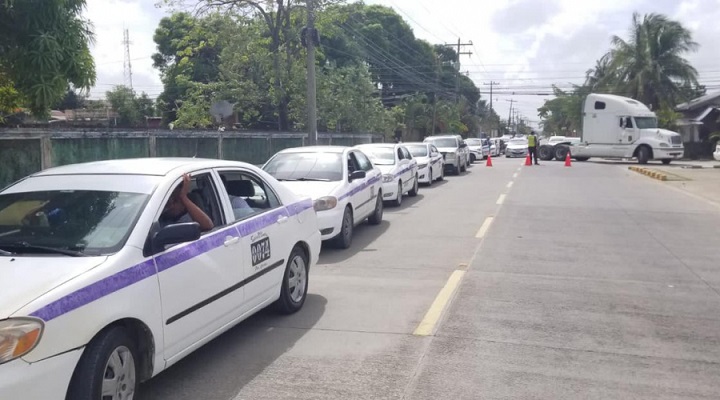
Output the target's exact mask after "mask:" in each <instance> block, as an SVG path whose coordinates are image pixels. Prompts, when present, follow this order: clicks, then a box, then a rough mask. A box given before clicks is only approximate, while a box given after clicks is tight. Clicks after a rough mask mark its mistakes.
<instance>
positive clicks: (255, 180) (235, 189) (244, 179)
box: [218, 171, 280, 221]
mask: <svg viewBox="0 0 720 400" xmlns="http://www.w3.org/2000/svg"><path fill="white" fill-rule="evenodd" d="M218 174H219V175H220V179H221V180H222V183H223V185H224V186H225V195H226V196H228V197H227V199H228V202H229V203H230V205H231V206H232V210H233V215H234V217H235V221H239V220H242V219H245V218H249V217H252V216H254V215H257V214H261V213H263V212H265V211H268V210H272V209H274V208H277V207H280V200H279V199H278V197H277V195H276V194H275V192H274V191H273V190H272V188H271V187H270V185H269V184H268V183H267V182H265V181H264V180H263V179H261V178H260V177H258V176H256V175H255V174H252V173H250V172H246V171H219V172H218Z"/></svg>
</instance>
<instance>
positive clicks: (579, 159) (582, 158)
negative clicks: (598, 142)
mask: <svg viewBox="0 0 720 400" xmlns="http://www.w3.org/2000/svg"><path fill="white" fill-rule="evenodd" d="M575 159H576V160H578V161H581V162H582V161H587V160H589V159H590V157H575Z"/></svg>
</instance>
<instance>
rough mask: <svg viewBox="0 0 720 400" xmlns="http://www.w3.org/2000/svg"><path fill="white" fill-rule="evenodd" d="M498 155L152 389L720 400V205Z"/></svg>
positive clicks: (160, 395) (211, 395)
mask: <svg viewBox="0 0 720 400" xmlns="http://www.w3.org/2000/svg"><path fill="white" fill-rule="evenodd" d="M494 164H495V166H494V167H493V168H486V167H485V166H483V165H480V164H478V165H475V166H474V167H473V168H471V169H470V170H469V172H468V173H467V174H465V175H464V176H461V177H448V179H447V181H446V182H444V183H441V184H437V185H434V186H433V187H431V188H422V189H421V191H420V195H419V196H418V197H417V198H414V199H411V200H409V201H406V202H404V203H403V206H402V207H401V208H396V209H391V208H388V209H386V214H385V221H384V222H383V224H381V225H380V226H375V227H374V226H362V227H359V228H358V229H357V230H356V235H357V236H356V237H355V243H354V244H353V247H352V248H351V249H350V250H344V251H340V250H333V249H324V250H323V254H322V255H321V260H320V265H318V266H317V267H316V268H315V269H314V270H313V271H311V280H310V285H311V286H310V297H309V298H308V301H307V303H306V305H305V308H304V309H303V310H302V311H301V312H300V313H298V314H296V315H293V316H290V317H280V316H276V315H274V314H273V313H272V312H263V313H261V314H260V315H257V316H255V317H253V318H251V319H249V320H248V321H246V322H244V323H242V324H240V325H239V326H238V327H236V328H234V329H233V330H231V331H229V332H228V333H226V334H225V335H223V336H221V337H220V338H218V339H216V340H215V341H213V342H211V343H210V344H208V345H207V346H205V347H203V348H202V349H200V350H198V351H197V352H196V353H194V354H192V355H191V356H189V357H188V358H186V359H185V360H183V361H181V362H180V363H178V364H177V365H176V366H174V367H173V368H171V369H170V370H168V371H166V372H164V373H162V374H161V375H159V376H158V377H156V378H155V379H153V380H152V381H150V382H148V383H146V384H144V385H143V387H142V390H143V391H144V395H143V396H142V399H141V400H147V399H154V400H165V399H168V400H169V399H173V400H181V399H193V400H194V399H206V400H215V399H218V400H226V399H228V400H229V399H286V398H287V399H291V398H292V399H495V398H545V399H577V398H584V399H588V398H597V399H608V398H638V399H665V398H668V399H669V398H698V399H701V398H719V397H720V379H719V378H718V377H719V376H720V346H719V345H720V251H719V250H718V244H720V229H718V227H720V208H718V207H717V205H714V204H710V203H708V202H706V201H703V200H701V199H698V198H694V197H690V196H687V195H685V194H683V193H680V192H678V191H676V190H671V189H668V188H666V187H663V184H662V183H660V182H657V181H653V180H650V179H648V178H646V177H643V176H640V175H638V174H635V173H633V172H632V171H628V170H627V167H626V166H614V165H600V164H594V163H575V164H573V167H572V168H565V167H563V163H558V162H546V163H544V164H543V165H541V166H539V167H534V166H533V167H521V165H520V164H521V161H520V160H518V159H512V160H508V159H504V158H499V159H494ZM515 175H516V176H515ZM510 182H512V183H510ZM502 195H505V196H502ZM488 217H494V218H493V219H492V220H490V219H487V218H488ZM456 271H460V272H456ZM451 277H452V279H455V278H462V280H461V281H460V285H459V287H458V289H457V291H455V292H453V291H452V289H453V286H452V285H451V284H447V282H448V280H449V279H451ZM452 279H451V280H452ZM443 288H445V289H443ZM439 293H442V294H440V295H439ZM447 294H453V295H452V296H446V295H447ZM436 297H437V300H436ZM444 300H449V301H448V302H447V303H444V302H443V301H444ZM445 304H447V306H446V307H444V306H445ZM442 310H444V312H443V313H442V318H441V319H440V320H439V321H436V320H435V319H434V318H433V316H437V314H436V313H435V311H442ZM426 315H427V316H426ZM421 323H423V326H424V327H425V328H427V329H429V332H430V335H427V336H417V335H414V334H413V332H416V329H418V326H420V325H421ZM418 332H419V333H421V332H420V330H419V331H418Z"/></svg>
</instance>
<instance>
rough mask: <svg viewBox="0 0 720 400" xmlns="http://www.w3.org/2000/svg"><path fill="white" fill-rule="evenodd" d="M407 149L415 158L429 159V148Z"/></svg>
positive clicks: (408, 147) (414, 147)
mask: <svg viewBox="0 0 720 400" xmlns="http://www.w3.org/2000/svg"><path fill="white" fill-rule="evenodd" d="M407 149H408V150H410V154H412V156H413V157H427V155H428V151H427V147H425V146H407Z"/></svg>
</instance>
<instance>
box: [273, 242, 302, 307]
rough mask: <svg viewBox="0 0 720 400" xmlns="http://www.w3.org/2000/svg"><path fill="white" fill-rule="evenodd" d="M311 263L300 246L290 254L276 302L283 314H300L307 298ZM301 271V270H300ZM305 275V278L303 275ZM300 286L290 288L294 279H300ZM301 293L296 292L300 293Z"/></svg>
mask: <svg viewBox="0 0 720 400" xmlns="http://www.w3.org/2000/svg"><path fill="white" fill-rule="evenodd" d="M309 268H310V261H309V260H308V256H307V254H305V251H304V250H303V249H302V248H300V247H299V246H295V247H294V248H293V250H292V251H291V252H290V258H288V262H287V265H286V266H285V274H284V275H283V282H282V287H281V289H280V298H279V299H278V300H277V302H275V308H276V309H277V311H278V312H280V313H281V314H293V313H296V312H298V311H299V310H300V309H301V308H302V306H303V304H305V299H306V298H307V288H308V282H309V281H310V279H309V278H310V270H309ZM298 269H299V270H298ZM302 274H304V277H303V275H302ZM299 277H300V280H301V281H302V282H300V283H299V284H296V286H295V287H292V288H291V287H290V282H291V280H293V278H295V279H298V278H299ZM298 290H299V292H296V291H298Z"/></svg>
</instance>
